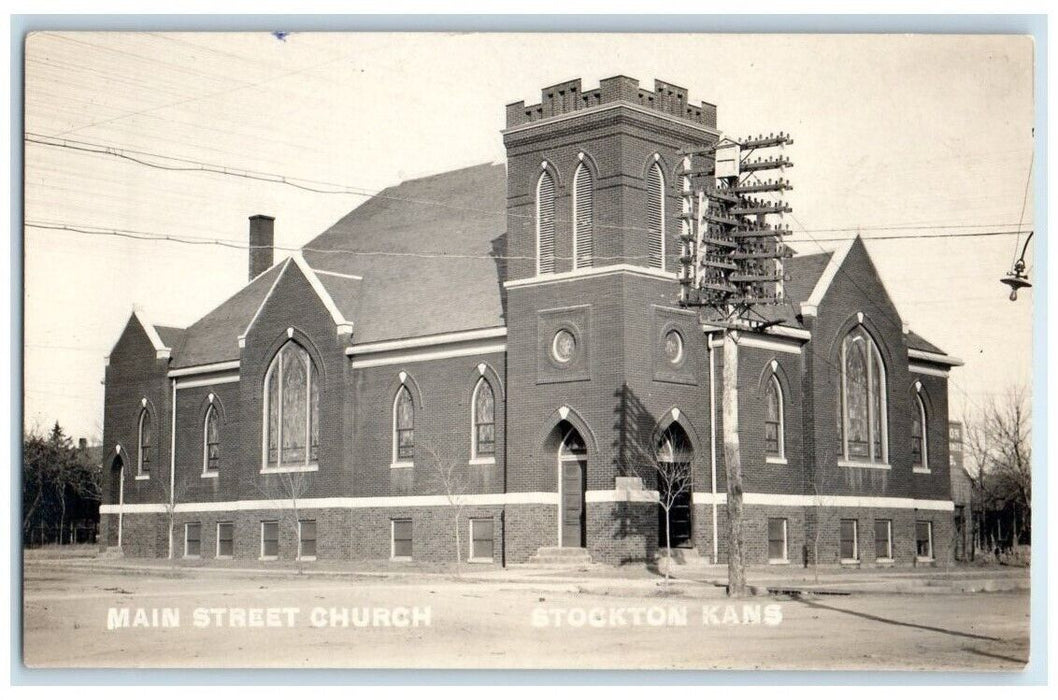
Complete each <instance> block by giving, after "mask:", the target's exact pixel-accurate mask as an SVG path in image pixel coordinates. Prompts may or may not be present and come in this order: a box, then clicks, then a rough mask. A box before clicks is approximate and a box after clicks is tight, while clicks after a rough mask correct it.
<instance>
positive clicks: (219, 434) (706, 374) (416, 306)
mask: <svg viewBox="0 0 1058 700" xmlns="http://www.w3.org/2000/svg"><path fill="white" fill-rule="evenodd" d="M718 135H719V132H718V131H717V129H716V108H715V107H714V106H713V105H710V104H708V103H704V102H703V103H699V104H693V103H692V102H691V101H690V100H689V98H688V95H687V92H686V90H684V89H683V88H680V87H677V86H675V85H671V84H668V83H663V82H661V81H657V82H655V84H654V89H653V90H652V91H651V90H646V89H645V88H643V87H640V85H639V83H638V81H636V80H633V79H630V78H626V77H623V76H618V77H614V78H609V79H606V80H602V81H601V82H600V86H599V87H598V88H595V89H591V90H587V91H582V88H581V82H580V80H573V81H570V82H567V83H562V84H559V85H555V86H552V87H548V88H545V89H544V90H543V92H542V99H541V103H540V104H537V105H525V104H524V103H521V102H518V103H515V104H511V105H508V106H507V127H506V129H505V130H504V131H503V140H504V144H505V146H506V148H507V163H506V166H504V165H480V166H476V167H470V168H466V169H462V170H457V171H454V172H447V173H442V174H439V175H434V176H431V177H425V178H421V179H417V180H411V181H408V182H404V183H402V184H400V185H398V186H395V187H392V188H389V189H387V190H385V191H383V192H381V193H379V194H378V195H377V196H374V197H373V198H371V199H370V200H368V201H367V202H366V203H364V204H363V205H361V206H359V207H357V208H356V209H355V210H353V211H351V212H350V213H349V214H347V215H346V216H345V217H343V218H342V219H341V220H339V221H338V222H337V223H335V224H334V225H333V226H331V227H330V228H329V229H328V230H326V231H324V232H323V233H322V234H320V235H319V236H318V237H317V238H315V239H314V240H313V241H311V242H310V243H309V244H307V245H306V246H305V248H304V249H303V250H302V251H301V252H300V253H299V254H295V255H293V256H290V257H284V258H282V259H281V260H278V261H274V258H273V250H272V242H273V226H274V222H273V220H272V219H271V218H270V217H267V216H254V217H252V218H251V219H250V243H251V253H250V261H249V282H248V284H247V285H246V286H245V287H244V288H243V289H242V290H241V291H239V292H238V293H237V294H235V295H234V296H233V297H231V298H230V299H228V300H227V301H224V302H223V303H222V304H220V305H219V306H218V307H217V308H215V309H213V310H212V311H209V312H208V313H207V314H205V315H204V316H203V317H202V318H201V319H200V320H199V321H197V322H196V323H194V324H192V325H190V326H189V327H187V328H171V327H165V326H158V325H154V324H153V323H152V322H151V321H150V319H149V318H148V317H147V316H145V315H144V314H143V313H142V312H140V311H136V312H134V313H133V314H132V316H131V317H130V319H129V321H128V324H127V325H126V327H125V329H124V331H123V332H122V334H121V336H120V339H119V340H118V341H117V344H116V346H115V347H114V349H113V351H112V353H111V354H110V356H109V358H108V366H107V370H106V399H105V400H106V405H105V421H104V443H105V445H104V447H105V450H106V456H105V460H104V466H105V472H106V477H105V479H106V485H105V496H104V505H103V506H102V507H101V513H102V533H103V534H102V537H103V538H104V541H105V545H106V546H108V547H113V548H120V550H122V551H123V552H124V553H125V554H126V555H129V556H148V557H163V556H167V555H168V553H169V547H170V535H169V529H170V528H169V523H170V516H171V518H172V523H173V527H172V532H173V534H172V537H171V540H172V555H173V556H175V557H181V556H187V557H201V558H214V557H217V558H220V557H233V558H236V559H239V558H242V559H280V560H291V559H294V558H301V559H313V558H318V559H320V560H355V559H395V560H404V559H410V560H421V561H452V560H453V559H454V556H455V542H454V531H453V520H452V519H453V517H454V513H455V508H454V507H453V506H452V505H451V499H450V497H449V494H455V495H456V498H457V500H458V502H459V503H460V504H461V506H462V507H461V511H460V515H459V517H460V522H459V525H458V527H459V529H460V533H461V535H462V537H461V540H462V544H461V549H462V554H461V556H462V558H463V559H464V560H469V561H471V562H492V563H494V564H504V565H506V564H512V563H514V564H516V563H523V562H527V561H529V560H530V559H531V557H533V556H534V555H536V554H538V552H540V551H541V550H542V549H543V551H544V553H545V554H548V553H549V554H555V552H554V551H553V550H551V549H548V548H556V547H562V548H566V549H579V550H580V551H581V552H582V554H587V555H590V557H591V558H592V559H593V560H595V561H600V562H606V563H611V564H617V563H622V562H629V561H644V560H650V559H651V558H652V557H653V556H654V555H655V553H656V552H657V550H658V547H659V544H660V545H661V546H663V544H664V530H665V527H664V525H665V520H664V517H665V516H664V515H663V514H661V513H660V512H659V507H658V505H657V503H656V502H655V495H656V493H657V491H656V489H657V484H656V483H653V482H652V481H651V479H650V478H649V476H648V477H647V478H645V479H644V478H643V474H644V472H643V471H642V470H640V469H638V467H640V466H642V465H638V464H636V463H635V462H636V461H637V460H640V459H641V458H642V455H644V454H653V455H655V457H656V458H657V459H660V460H667V461H670V462H672V463H678V464H679V465H682V468H684V469H686V470H688V471H689V473H690V475H691V479H692V483H693V487H692V489H691V490H690V492H689V493H687V494H686V495H685V496H684V497H682V498H680V499H679V500H678V502H677V504H676V506H675V507H674V508H673V510H672V512H671V514H670V515H669V516H668V517H669V519H670V524H671V527H672V537H673V542H674V544H675V545H676V546H678V547H680V548H683V549H685V550H689V551H688V556H690V552H696V553H697V555H698V556H700V557H702V558H705V559H707V560H712V561H717V562H723V561H725V556H726V547H725V529H726V521H725V483H724V466H723V450H722V448H721V446H720V445H719V442H720V434H721V432H720V425H719V419H720V405H721V395H720V392H721V383H720V381H719V377H720V372H721V366H722V362H721V357H720V355H721V353H720V351H719V347H720V334H719V332H718V329H715V328H711V327H709V326H703V325H702V324H701V323H700V322H699V319H698V316H697V314H696V313H694V312H691V311H688V310H685V309H682V308H680V307H679V305H678V304H677V303H676V299H677V296H678V283H677V279H676V270H677V269H678V264H679V263H678V256H679V250H680V240H679V233H680V218H679V216H678V212H679V211H680V205H681V199H680V194H681V188H682V181H681V175H680V165H681V162H680V156H679V155H678V154H679V152H680V150H681V149H685V148H688V147H702V146H706V145H708V144H710V143H712V142H714V141H715V140H716V139H717V138H718ZM379 252H383V253H386V254H384V255H379V254H377V253H379ZM786 269H787V271H788V272H789V273H790V281H789V282H788V283H787V284H786V298H785V301H786V303H785V304H784V305H782V306H779V307H773V308H770V309H768V311H767V313H768V314H771V315H772V318H774V319H775V320H777V321H779V323H777V324H776V325H773V326H770V327H768V328H767V329H766V330H764V331H760V332H746V333H743V334H741V336H740V341H739V342H740V348H741V350H740V362H739V380H738V381H739V401H740V408H739V411H740V423H739V435H740V439H741V445H742V463H743V471H744V493H745V500H744V502H745V514H746V519H747V520H746V526H745V533H746V542H747V552H748V557H749V561H750V563H767V562H771V563H789V564H791V565H798V564H800V563H801V561H802V558H805V557H806V558H807V559H808V560H813V559H816V558H818V560H819V561H820V562H821V563H834V564H837V563H845V564H849V565H856V564H859V565H864V566H874V565H878V564H883V565H889V564H895V565H912V564H916V565H924V564H929V563H932V562H937V561H943V560H946V559H947V558H948V557H950V555H951V542H952V537H953V535H952V530H953V528H952V511H953V505H952V498H951V485H950V483H951V482H950V479H949V473H948V471H949V459H948V434H947V429H948V387H947V376H948V372H949V371H950V369H951V368H952V367H953V366H955V365H958V364H960V362H959V361H958V360H956V359H955V358H953V357H950V356H948V355H947V354H945V353H944V352H943V351H941V350H940V349H938V348H937V347H935V346H933V345H931V344H930V343H929V342H927V341H926V340H924V339H923V338H922V337H920V336H919V335H916V334H915V333H913V332H911V331H910V330H909V329H908V328H907V327H906V326H905V325H904V324H903V322H902V321H901V318H900V315H899V314H898V313H897V310H896V308H895V307H894V306H893V303H892V301H891V300H890V298H889V295H888V294H887V293H886V290H885V288H884V286H883V285H882V283H881V281H880V279H879V277H878V274H877V272H876V270H875V268H874V265H873V264H872V262H871V259H870V257H869V256H868V254H867V251H866V249H865V247H864V245H863V243H862V241H860V240H859V239H858V238H857V239H856V240H853V241H851V242H849V243H848V244H847V245H843V246H842V247H840V248H839V249H838V250H837V251H835V252H832V253H818V254H806V255H798V256H795V257H793V258H792V259H790V260H789V261H788V262H787V265H786Z"/></svg>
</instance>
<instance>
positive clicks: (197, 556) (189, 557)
mask: <svg viewBox="0 0 1058 700" xmlns="http://www.w3.org/2000/svg"><path fill="white" fill-rule="evenodd" d="M201 558H202V555H201V554H185V555H184V559H201Z"/></svg>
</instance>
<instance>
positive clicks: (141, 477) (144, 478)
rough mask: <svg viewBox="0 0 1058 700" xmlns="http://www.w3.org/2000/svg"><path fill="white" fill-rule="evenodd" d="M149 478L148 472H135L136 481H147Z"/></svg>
mask: <svg viewBox="0 0 1058 700" xmlns="http://www.w3.org/2000/svg"><path fill="white" fill-rule="evenodd" d="M150 478H151V475H150V474H137V475H136V481H147V479H150Z"/></svg>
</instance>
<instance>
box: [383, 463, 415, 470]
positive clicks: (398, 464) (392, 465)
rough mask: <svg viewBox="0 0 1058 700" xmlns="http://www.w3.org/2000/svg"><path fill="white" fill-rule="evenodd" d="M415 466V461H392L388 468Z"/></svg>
mask: <svg viewBox="0 0 1058 700" xmlns="http://www.w3.org/2000/svg"><path fill="white" fill-rule="evenodd" d="M414 466H415V462H394V463H393V464H391V465H389V468H390V469H410V468H411V467H414Z"/></svg>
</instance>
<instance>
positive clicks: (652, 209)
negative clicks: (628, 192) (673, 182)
mask: <svg viewBox="0 0 1058 700" xmlns="http://www.w3.org/2000/svg"><path fill="white" fill-rule="evenodd" d="M647 228H648V233H647V235H648V265H649V266H650V267H656V268H658V269H660V270H664V269H665V175H664V174H663V173H662V172H661V166H660V165H659V164H658V163H654V164H653V165H651V166H650V170H649V171H648V172H647Z"/></svg>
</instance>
